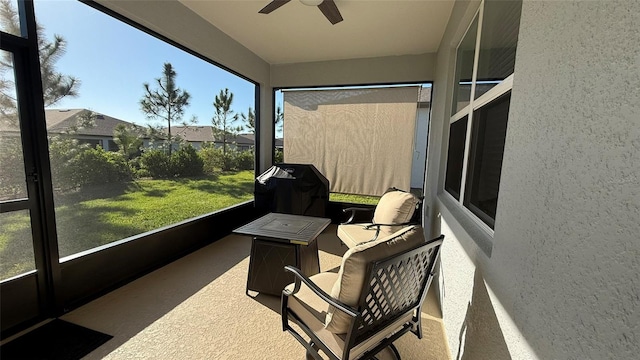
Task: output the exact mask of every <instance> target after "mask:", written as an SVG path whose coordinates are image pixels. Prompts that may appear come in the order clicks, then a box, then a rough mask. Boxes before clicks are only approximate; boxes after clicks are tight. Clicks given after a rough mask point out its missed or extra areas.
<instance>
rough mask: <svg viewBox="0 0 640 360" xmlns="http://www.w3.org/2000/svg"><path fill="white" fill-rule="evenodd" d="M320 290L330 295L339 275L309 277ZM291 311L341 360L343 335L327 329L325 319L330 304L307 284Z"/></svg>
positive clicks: (358, 349)
mask: <svg viewBox="0 0 640 360" xmlns="http://www.w3.org/2000/svg"><path fill="white" fill-rule="evenodd" d="M310 279H311V281H313V282H314V283H315V284H316V285H318V287H319V288H321V289H322V290H324V291H325V292H326V293H330V292H331V288H332V287H333V284H334V283H335V282H336V281H337V280H338V274H336V273H331V272H325V273H320V274H316V275H313V276H311V277H310ZM293 287H294V284H290V285H288V286H287V287H286V289H288V290H289V291H293ZM287 307H288V308H289V311H291V312H293V313H295V314H296V315H297V316H298V318H300V320H301V321H302V322H303V323H304V324H305V325H306V326H307V327H308V328H309V329H311V330H312V331H313V332H314V333H315V334H316V335H317V336H318V337H319V338H320V340H321V341H322V342H323V343H324V344H325V345H327V347H329V349H331V351H332V352H333V353H334V354H335V355H336V356H337V357H338V358H342V353H343V352H344V347H345V336H344V334H335V333H332V332H330V331H329V330H327V329H325V326H324V320H325V316H326V314H327V311H328V310H329V304H327V303H326V302H325V301H322V299H320V298H319V297H318V296H317V295H316V294H315V293H313V291H311V290H310V289H309V288H308V287H307V286H306V285H305V284H302V285H301V286H300V290H299V291H298V292H297V293H295V294H293V295H292V296H290V297H289V301H288V302H287ZM411 317H412V313H411V312H409V313H407V314H405V315H404V316H402V317H400V318H399V319H398V320H397V321H395V322H394V323H393V324H391V325H389V326H388V327H386V328H385V329H383V330H382V331H380V332H378V333H377V334H376V335H374V336H372V337H371V338H369V339H367V340H365V341H363V342H362V343H360V344H357V345H356V346H355V347H354V348H353V349H351V352H350V354H349V358H350V359H355V358H357V357H358V356H359V355H361V354H362V353H364V352H365V351H367V350H369V349H370V348H372V347H373V346H374V345H376V344H378V343H379V342H380V341H382V340H383V339H384V338H385V337H387V336H389V335H391V334H393V333H394V332H395V331H396V330H397V329H398V328H400V326H402V325H403V324H404V323H406V322H407V321H409V320H411Z"/></svg>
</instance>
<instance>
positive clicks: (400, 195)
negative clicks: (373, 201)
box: [373, 190, 420, 237]
mask: <svg viewBox="0 0 640 360" xmlns="http://www.w3.org/2000/svg"><path fill="white" fill-rule="evenodd" d="M419 202H420V200H419V199H418V198H417V197H416V196H415V195H413V194H412V193H409V192H405V191H400V190H395V191H389V192H387V193H385V194H384V195H382V197H381V198H380V201H379V202H378V205H377V206H376V210H375V212H374V213H373V223H374V224H403V223H407V222H409V221H410V220H411V217H413V213H414V211H415V210H416V206H417V205H418V203H419ZM401 228H402V226H382V227H381V228H380V234H379V235H378V236H383V237H384V236H387V235H391V234H393V233H394V232H396V231H398V230H400V229H401Z"/></svg>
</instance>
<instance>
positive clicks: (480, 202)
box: [464, 92, 511, 228]
mask: <svg viewBox="0 0 640 360" xmlns="http://www.w3.org/2000/svg"><path fill="white" fill-rule="evenodd" d="M510 98H511V93H510V92H509V93H507V94H505V95H503V96H501V97H499V98H498V99H496V100H494V101H493V102H491V103H489V104H487V105H486V106H484V107H482V108H480V109H478V110H476V111H474V113H473V126H472V128H473V129H472V135H471V150H470V154H469V165H468V167H469V170H468V173H467V186H466V191H465V193H466V195H465V201H464V204H465V206H466V207H468V208H469V209H470V210H471V211H472V212H473V213H474V214H476V215H477V216H478V217H479V218H480V219H482V221H484V222H485V223H486V224H487V225H489V226H491V228H493V226H494V222H495V218H496V206H497V204H498V190H499V188H500V173H501V171H502V157H503V154H504V141H505V137H506V134H507V118H508V115H509V100H510Z"/></svg>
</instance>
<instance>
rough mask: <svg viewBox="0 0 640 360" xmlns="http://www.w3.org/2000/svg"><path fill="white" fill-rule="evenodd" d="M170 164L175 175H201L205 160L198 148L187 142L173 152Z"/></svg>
mask: <svg viewBox="0 0 640 360" xmlns="http://www.w3.org/2000/svg"><path fill="white" fill-rule="evenodd" d="M170 165H171V172H172V173H173V175H174V176H199V175H202V169H203V165H204V162H203V161H202V159H201V158H200V156H198V153H197V152H196V149H194V148H193V146H191V144H187V145H183V146H180V149H178V151H175V152H174V153H173V154H171V161H170Z"/></svg>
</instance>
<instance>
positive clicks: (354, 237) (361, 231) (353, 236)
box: [338, 224, 376, 249]
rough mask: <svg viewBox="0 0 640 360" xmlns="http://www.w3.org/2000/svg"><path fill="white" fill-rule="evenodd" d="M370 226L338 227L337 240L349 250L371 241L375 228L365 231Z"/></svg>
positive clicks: (352, 225) (348, 225) (343, 225)
mask: <svg viewBox="0 0 640 360" xmlns="http://www.w3.org/2000/svg"><path fill="white" fill-rule="evenodd" d="M367 225H370V224H342V225H338V238H340V241H342V243H343V244H345V245H346V246H347V247H348V248H349V249H351V248H353V247H355V246H356V245H358V244H360V243H363V242H366V241H369V240H371V239H373V237H374V236H375V235H376V228H375V227H374V228H371V229H365V226H367Z"/></svg>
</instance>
